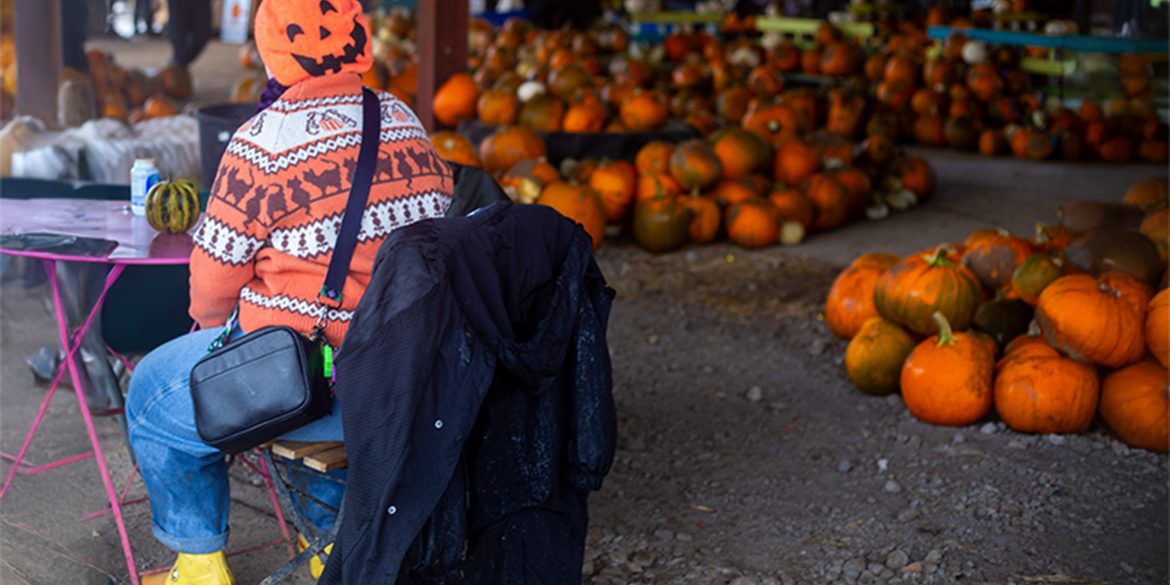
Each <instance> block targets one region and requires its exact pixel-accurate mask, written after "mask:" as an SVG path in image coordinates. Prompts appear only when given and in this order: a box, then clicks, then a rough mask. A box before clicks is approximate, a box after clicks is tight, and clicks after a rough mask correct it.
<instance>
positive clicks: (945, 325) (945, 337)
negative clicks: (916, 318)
mask: <svg viewBox="0 0 1170 585" xmlns="http://www.w3.org/2000/svg"><path fill="white" fill-rule="evenodd" d="M930 318H931V319H934V324H935V325H936V326H938V343H937V344H936V345H937V346H938V347H943V346H944V345H953V344H954V343H955V332H954V331H952V330H951V323H950V322H949V321H947V317H946V315H943V314H942V311H935V312H934V314H933V315H931V316H930Z"/></svg>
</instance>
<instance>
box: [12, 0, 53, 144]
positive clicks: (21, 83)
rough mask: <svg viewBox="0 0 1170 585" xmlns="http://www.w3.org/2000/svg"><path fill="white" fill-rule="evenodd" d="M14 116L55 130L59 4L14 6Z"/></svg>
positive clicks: (44, 0)
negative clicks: (35, 120)
mask: <svg viewBox="0 0 1170 585" xmlns="http://www.w3.org/2000/svg"><path fill="white" fill-rule="evenodd" d="M13 20H14V21H15V22H14V23H13V24H14V25H15V26H13V27H12V30H13V31H14V34H15V36H16V74H17V80H16V113H17V114H27V115H30V116H36V117H37V118H40V119H41V120H43V121H44V122H45V124H46V125H47V126H50V127H56V126H57V82H58V81H59V80H60V79H61V0H36V1H35V2H27V1H25V2H17V3H16V14H15V15H14V17H13Z"/></svg>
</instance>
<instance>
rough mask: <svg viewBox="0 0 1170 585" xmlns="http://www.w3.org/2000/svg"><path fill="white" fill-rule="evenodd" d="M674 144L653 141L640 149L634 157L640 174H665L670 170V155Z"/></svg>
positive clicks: (635, 165)
mask: <svg viewBox="0 0 1170 585" xmlns="http://www.w3.org/2000/svg"><path fill="white" fill-rule="evenodd" d="M673 152H674V144H671V143H670V142H667V141H665V140H651V141H650V142H647V143H646V145H645V146H643V147H642V148H640V149H638V154H637V156H635V157H634V168H636V169H638V172H639V173H665V172H667V171H669V170H670V155H671V153H673Z"/></svg>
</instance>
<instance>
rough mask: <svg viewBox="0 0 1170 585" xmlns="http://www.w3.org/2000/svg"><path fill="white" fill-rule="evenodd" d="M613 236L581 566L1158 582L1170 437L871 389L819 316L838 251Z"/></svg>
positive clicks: (786, 578) (754, 575) (742, 584)
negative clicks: (1043, 422)
mask: <svg viewBox="0 0 1170 585" xmlns="http://www.w3.org/2000/svg"><path fill="white" fill-rule="evenodd" d="M603 257H604V260H603V267H604V269H605V272H606V274H607V276H608V278H609V279H610V282H611V285H612V286H613V287H614V288H615V289H617V290H618V293H619V301H620V302H618V303H617V305H616V309H615V311H614V315H613V318H612V321H611V326H610V337H609V338H610V347H611V351H612V353H613V354H614V355H615V356H621V360H620V362H619V367H617V368H616V369H615V376H616V380H615V382H616V386H617V388H618V408H619V413H620V415H621V425H620V426H619V452H618V458H617V463H616V465H615V468H614V471H613V473H612V475H611V476H610V478H609V479H608V480H607V484H606V486H605V489H604V490H603V492H602V493H601V495H600V496H599V497H595V498H594V499H593V502H594V504H593V525H592V529H591V531H590V536H589V549H588V551H587V559H586V562H585V570H586V573H587V574H588V575H590V579H589V582H591V583H593V584H595V585H610V584H618V583H731V584H733V585H752V584H756V585H765V584H774V583H783V584H789V583H847V584H853V583H860V584H883V583H885V584H890V585H893V584H898V583H1000V584H1004V583H1015V584H1020V585H1023V584H1025V583H1118V584H1120V583H1133V584H1151V583H1166V582H1167V559H1168V553H1167V534H1168V532H1167V514H1168V510H1167V477H1168V473H1167V458H1166V457H1165V456H1159V455H1155V454H1151V453H1147V452H1145V451H1140V450H1134V449H1129V448H1128V447H1126V446H1125V445H1123V444H1122V443H1120V442H1118V441H1116V440H1115V439H1113V438H1112V437H1110V436H1108V435H1107V433H1106V432H1105V431H1104V430H1102V429H1100V428H1096V429H1094V430H1093V431H1092V432H1090V433H1089V434H1086V435H1083V436H1072V437H1062V436H1045V437H1039V436H1028V435H1021V434H1018V433H1015V432H1012V431H1010V430H1006V429H1005V427H1004V426H1003V424H1002V423H999V422H994V421H993V420H988V421H985V422H983V423H981V424H977V425H974V426H970V427H962V428H942V427H932V426H929V425H926V424H924V423H920V422H918V421H917V420H915V419H914V418H913V417H911V416H910V415H909V414H908V413H907V412H906V409H905V408H904V406H903V405H902V403H901V400H900V399H899V398H898V397H897V396H891V397H886V398H878V397H870V396H865V395H862V394H861V393H859V392H857V391H856V390H854V389H853V388H852V387H851V386H850V385H849V382H848V380H847V379H846V377H845V373H844V367H843V365H842V360H843V357H842V356H843V355H844V350H845V343H844V342H842V341H840V340H837V339H836V338H835V337H834V336H833V335H832V334H831V333H830V332H829V330H828V328H827V326H825V325H824V323H823V322H822V320H821V315H820V311H821V310H822V303H823V295H824V291H825V290H827V288H828V286H829V284H830V283H831V282H832V279H833V277H834V275H835V273H836V270H837V268H836V267H834V266H828V265H825V264H823V263H819V262H817V261H815V260H811V259H801V258H799V257H793V256H787V255H779V254H774V253H767V252H764V253H744V252H743V251H740V250H736V249H734V248H730V247H723V246H716V247H712V248H703V249H697V250H694V251H690V252H685V253H683V254H676V255H672V256H666V257H651V256H646V255H644V254H642V253H640V252H637V251H636V250H634V249H632V247H629V246H627V247H624V248H622V247H617V248H611V249H610V250H608V251H607V253H606V254H603Z"/></svg>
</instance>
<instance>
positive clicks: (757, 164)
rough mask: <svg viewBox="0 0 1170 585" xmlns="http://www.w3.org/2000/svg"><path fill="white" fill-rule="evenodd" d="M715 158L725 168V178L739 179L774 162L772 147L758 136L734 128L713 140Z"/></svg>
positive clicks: (714, 137)
mask: <svg viewBox="0 0 1170 585" xmlns="http://www.w3.org/2000/svg"><path fill="white" fill-rule="evenodd" d="M711 147H712V149H713V150H714V152H715V156H716V157H718V158H719V162H720V164H721V165H722V166H723V177H724V178H727V179H738V178H739V177H742V176H745V175H748V174H750V173H753V172H755V171H757V170H760V169H762V168H763V167H764V166H765V165H767V164H768V162H770V161H771V160H772V147H771V146H769V145H768V143H767V141H765V140H764V139H763V138H761V137H760V136H759V135H758V134H755V133H752V132H748V131H747V130H744V129H742V128H739V127H736V126H732V127H730V128H727V129H725V130H722V131H720V132H718V133H716V134H715V136H713V137H712V139H711Z"/></svg>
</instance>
